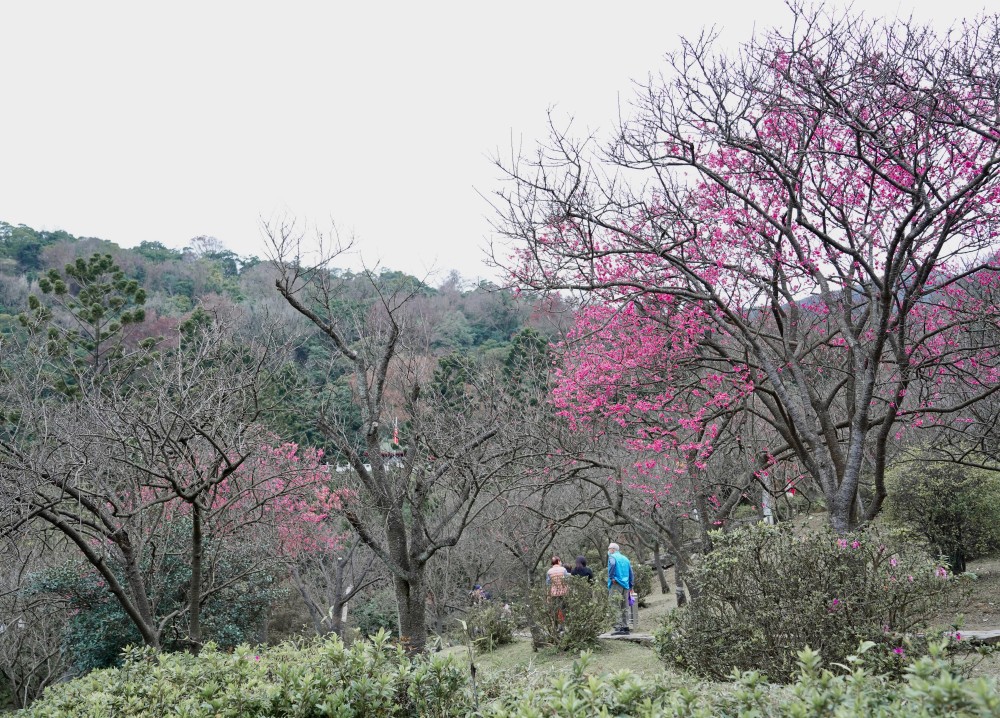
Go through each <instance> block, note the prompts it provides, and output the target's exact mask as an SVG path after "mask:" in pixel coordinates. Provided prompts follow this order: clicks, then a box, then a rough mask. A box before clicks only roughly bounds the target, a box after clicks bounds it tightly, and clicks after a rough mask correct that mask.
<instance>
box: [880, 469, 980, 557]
mask: <svg viewBox="0 0 1000 718" xmlns="http://www.w3.org/2000/svg"><path fill="white" fill-rule="evenodd" d="M931 458H932V457H931V456H930V455H928V454H919V455H917V456H915V457H913V460H911V461H907V462H906V463H903V464H900V465H899V466H897V467H895V468H894V469H893V470H892V471H890V472H889V474H888V476H887V477H886V483H887V484H888V490H889V499H888V501H887V502H886V509H887V514H888V516H889V518H890V519H891V520H894V521H896V522H897V523H900V524H902V525H904V526H906V527H908V528H910V529H911V530H913V531H914V532H916V533H917V534H919V535H920V536H922V537H923V538H924V539H925V540H926V541H927V542H928V543H929V544H930V545H931V546H932V547H933V548H934V550H935V551H936V552H937V553H938V554H940V555H941V556H945V557H947V560H948V563H949V564H950V566H951V568H952V570H954V571H956V572H958V573H961V572H962V571H964V570H965V562H966V561H967V560H969V559H974V558H977V557H979V556H984V555H988V554H990V553H992V552H994V551H996V550H997V549H998V548H1000V472H996V471H987V470H985V469H978V468H972V467H968V466H962V465H960V464H956V463H953V462H943V461H931V460H929V459H931Z"/></svg>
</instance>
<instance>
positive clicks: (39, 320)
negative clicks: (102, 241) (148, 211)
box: [18, 254, 156, 396]
mask: <svg viewBox="0 0 1000 718" xmlns="http://www.w3.org/2000/svg"><path fill="white" fill-rule="evenodd" d="M38 288H39V289H41V291H42V294H43V295H47V296H48V297H49V298H50V300H51V303H50V304H43V303H42V302H41V300H40V299H39V298H38V297H37V296H36V295H31V296H29V297H28V311H27V312H25V313H22V314H21V315H20V316H19V317H18V319H19V321H20V322H21V324H22V325H23V326H24V327H25V328H27V329H29V330H32V331H36V332H39V333H42V332H44V335H45V349H46V352H47V353H48V355H49V357H50V358H51V359H52V360H53V362H54V363H55V364H56V366H57V367H58V368H57V369H56V374H55V376H54V377H53V378H52V382H53V386H54V388H55V389H56V390H57V391H59V392H61V393H63V394H67V395H69V396H78V395H79V394H80V393H81V391H82V390H83V387H84V386H85V385H87V384H88V383H90V382H100V381H104V380H108V379H111V380H114V379H116V378H120V377H122V376H127V375H128V374H129V373H130V372H131V371H132V370H133V369H134V368H136V366H138V365H141V364H142V363H144V362H146V361H148V360H149V358H150V355H149V351H150V350H152V348H153V346H154V345H155V343H156V342H155V340H153V339H144V340H142V341H140V342H138V344H137V345H136V349H138V351H137V352H132V353H131V354H127V352H128V350H129V347H128V346H127V345H126V342H125V328H126V327H127V326H129V325H131V324H138V323H140V322H142V321H143V320H144V319H145V317H146V313H145V309H144V308H143V305H144V304H145V303H146V292H145V290H144V289H142V288H141V287H140V286H139V283H138V282H137V281H136V280H134V279H129V278H127V277H126V276H125V273H124V272H122V270H121V269H120V268H119V267H118V266H117V265H116V264H115V262H114V259H113V258H112V257H111V255H110V254H103V255H102V254H94V255H93V256H91V257H90V259H89V260H85V259H83V258H80V259H77V260H76V262H74V263H73V264H68V265H66V268H65V271H64V272H62V273H60V272H58V271H56V270H55V269H50V270H49V271H48V272H47V273H46V274H45V275H44V276H43V277H41V278H40V279H39V280H38ZM54 308H59V309H60V310H61V311H60V312H59V313H57V312H56V311H54Z"/></svg>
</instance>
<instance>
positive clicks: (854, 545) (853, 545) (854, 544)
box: [851, 541, 861, 548]
mask: <svg viewBox="0 0 1000 718" xmlns="http://www.w3.org/2000/svg"><path fill="white" fill-rule="evenodd" d="M851 548H861V542H860V541H851Z"/></svg>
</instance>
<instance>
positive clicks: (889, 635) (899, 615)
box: [656, 524, 954, 681]
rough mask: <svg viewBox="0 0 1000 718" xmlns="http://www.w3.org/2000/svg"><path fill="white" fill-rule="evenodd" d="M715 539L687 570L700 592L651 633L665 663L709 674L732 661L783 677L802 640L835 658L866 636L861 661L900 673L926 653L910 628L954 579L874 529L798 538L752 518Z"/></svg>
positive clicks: (915, 628) (921, 624) (916, 627)
mask: <svg viewBox="0 0 1000 718" xmlns="http://www.w3.org/2000/svg"><path fill="white" fill-rule="evenodd" d="M713 541H714V543H715V548H714V550H713V551H711V552H710V553H709V554H708V555H706V556H705V557H704V558H703V560H702V561H701V562H700V564H699V565H697V566H696V567H695V569H694V570H693V571H692V573H691V576H690V579H691V580H692V581H693V583H694V585H696V586H697V587H698V590H699V592H700V595H698V596H697V597H696V598H694V599H693V600H692V601H691V602H690V603H689V604H688V605H687V606H686V607H684V608H680V609H676V610H675V611H674V612H673V613H671V614H670V615H669V616H668V617H667V619H666V621H665V622H664V624H663V626H662V627H661V628H660V629H659V630H658V631H657V633H656V639H657V648H658V650H659V652H660V655H661V657H662V658H663V659H664V660H666V661H667V662H668V663H672V664H674V665H676V666H679V667H682V668H687V669H690V670H692V671H694V672H696V673H698V674H700V675H704V676H710V677H714V678H723V677H724V676H725V675H726V674H728V673H729V671H731V670H732V669H734V668H736V669H740V670H751V669H753V670H758V671H760V672H761V673H762V674H763V675H766V676H768V677H769V678H771V679H772V680H779V681H781V680H787V679H788V677H789V676H790V675H791V674H792V673H793V671H794V670H795V666H796V652H797V651H799V650H801V649H803V648H805V647H807V646H808V647H811V648H813V649H815V650H817V651H818V652H819V653H820V655H822V656H823V658H824V660H826V661H829V662H841V663H842V662H844V661H845V660H847V656H849V655H850V654H852V653H853V652H854V650H855V649H856V647H857V646H858V645H859V644H860V643H862V642H868V641H870V642H871V643H872V649H871V651H869V654H868V660H869V661H870V662H879V666H880V669H881V670H883V671H888V672H898V671H899V670H901V669H902V666H903V662H904V659H905V657H908V656H913V655H919V654H921V653H924V652H925V651H926V647H927V638H926V637H924V638H918V637H916V634H920V633H921V632H922V631H923V630H924V628H925V622H926V618H927V616H928V615H929V614H930V611H931V609H932V606H933V605H934V604H935V603H936V602H939V601H940V599H941V597H942V596H943V594H944V593H945V592H946V591H948V590H950V588H951V586H950V584H951V582H952V581H953V580H954V579H951V578H950V576H949V574H948V573H947V572H946V571H945V570H944V569H942V568H939V567H936V566H935V565H934V564H933V563H932V562H931V561H930V560H929V559H927V558H926V557H924V556H923V555H920V554H916V553H914V552H912V551H907V550H903V549H901V548H897V547H894V546H890V543H891V542H890V541H889V540H888V539H887V538H885V537H882V536H879V535H878V534H877V533H874V532H870V533H857V534H853V535H848V536H837V535H836V534H834V533H832V532H831V531H829V530H826V531H818V532H813V533H809V534H806V535H803V536H796V535H794V534H792V532H791V531H790V530H787V529H783V528H779V527H771V526H766V525H764V524H759V525H756V526H753V527H750V528H747V529H743V530H740V531H734V532H732V533H728V534H723V533H720V532H716V533H715V534H714V535H713ZM907 635H908V636H911V637H912V638H904V637H905V636H907Z"/></svg>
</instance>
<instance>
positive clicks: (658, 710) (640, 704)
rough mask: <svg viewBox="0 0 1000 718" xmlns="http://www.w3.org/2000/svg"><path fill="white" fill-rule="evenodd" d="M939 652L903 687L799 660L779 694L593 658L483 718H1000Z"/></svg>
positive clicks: (738, 677) (852, 669) (745, 680)
mask: <svg viewBox="0 0 1000 718" xmlns="http://www.w3.org/2000/svg"><path fill="white" fill-rule="evenodd" d="M940 655H941V650H940V649H939V648H935V649H934V651H933V652H932V655H931V656H929V657H924V658H921V659H920V660H918V661H916V662H915V663H913V664H912V665H910V666H909V667H908V668H907V672H906V679H905V681H904V682H902V683H899V682H894V681H892V680H890V679H889V678H887V677H886V676H881V675H878V674H876V673H872V672H870V670H869V669H868V665H867V663H866V656H867V654H866V653H859V655H855V656H852V660H851V661H850V664H849V666H847V667H845V668H846V669H840V670H837V671H831V670H829V669H825V668H823V667H822V665H821V660H820V657H819V654H818V653H816V652H815V651H812V650H808V649H807V650H803V651H801V652H800V653H799V654H798V661H797V666H796V673H795V676H794V682H793V683H792V684H791V685H790V686H788V687H785V688H775V687H773V686H769V685H767V684H765V683H764V682H763V679H762V676H761V674H760V673H758V672H756V671H748V672H745V673H738V674H735V675H732V676H730V678H731V680H732V683H730V684H729V685H719V684H697V683H693V682H692V681H690V680H686V679H685V680H676V681H674V680H671V679H669V678H668V679H665V680H658V681H656V682H653V681H649V680H644V679H642V678H639V677H638V676H635V675H633V674H631V673H629V672H627V671H620V672H617V673H613V674H610V675H605V676H594V675H592V674H590V673H588V671H587V670H586V668H587V665H588V663H589V662H590V659H589V657H588V656H587V655H584V656H581V659H580V660H579V661H578V662H577V663H576V664H575V665H574V667H573V670H572V672H571V673H570V674H569V675H567V676H560V677H558V678H555V679H553V680H552V681H551V682H550V683H549V684H548V685H545V686H542V687H538V688H529V689H525V690H518V691H511V692H509V693H508V694H507V695H506V696H504V697H503V698H502V699H501V700H498V701H496V702H494V703H492V704H491V705H489V706H487V707H486V708H485V709H484V710H483V711H482V715H483V716H484V717H485V718H537V717H539V716H547V717H548V718H592V717H593V718H597V717H598V716H634V717H635V718H667V717H668V716H674V717H676V716H685V717H690V718H714V717H715V716H732V717H739V718H813V717H815V718H820V717H821V716H837V718H869V716H880V718H915V717H916V716H920V717H921V718H946V717H952V716H957V717H960V718H974V717H977V718H987V716H996V715H998V712H1000V692H998V691H997V687H996V686H995V685H994V684H992V683H990V682H988V681H986V680H985V679H979V680H977V681H970V680H965V679H962V678H960V677H956V676H954V675H953V674H952V673H951V672H950V671H949V666H948V663H947V662H946V661H943V660H941V658H940Z"/></svg>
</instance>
